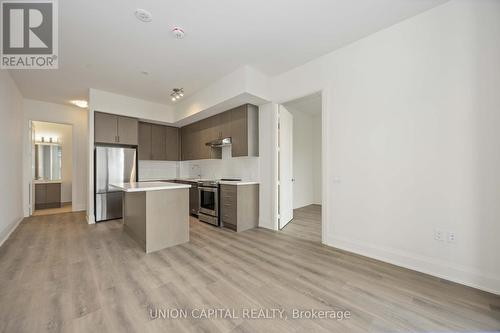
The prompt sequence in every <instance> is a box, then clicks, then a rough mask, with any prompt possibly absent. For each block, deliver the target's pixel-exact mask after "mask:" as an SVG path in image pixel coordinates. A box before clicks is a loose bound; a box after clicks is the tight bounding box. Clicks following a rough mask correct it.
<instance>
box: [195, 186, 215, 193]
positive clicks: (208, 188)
mask: <svg viewBox="0 0 500 333" xmlns="http://www.w3.org/2000/svg"><path fill="white" fill-rule="evenodd" d="M198 191H207V192H218V191H219V189H218V188H216V187H203V186H198Z"/></svg>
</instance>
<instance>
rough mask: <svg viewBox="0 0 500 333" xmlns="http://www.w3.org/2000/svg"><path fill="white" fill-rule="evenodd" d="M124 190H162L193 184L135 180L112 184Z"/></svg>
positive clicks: (187, 186)
mask: <svg viewBox="0 0 500 333" xmlns="http://www.w3.org/2000/svg"><path fill="white" fill-rule="evenodd" d="M110 185H111V186H114V187H116V188H119V189H120V190H122V191H124V192H144V191H161V190H176V189H179V188H190V187H191V185H187V184H179V183H169V182H135V183H117V184H110Z"/></svg>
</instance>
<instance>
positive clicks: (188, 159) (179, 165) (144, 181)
mask: <svg viewBox="0 0 500 333" xmlns="http://www.w3.org/2000/svg"><path fill="white" fill-rule="evenodd" d="M94 117H95V119H94V121H95V130H94V134H95V139H94V142H95V149H94V160H95V207H96V209H95V220H96V222H104V221H107V220H112V219H120V218H123V220H124V230H125V231H126V232H127V233H128V234H129V235H130V236H131V237H132V238H134V239H136V240H137V241H138V243H140V244H142V245H143V248H144V249H145V250H146V252H151V249H152V248H154V249H155V250H159V249H161V248H164V247H168V246H173V245H177V244H180V243H183V242H187V241H188V240H189V237H188V235H189V229H188V226H189V216H190V215H191V216H192V217H193V218H195V219H197V222H200V223H202V222H204V223H208V224H210V225H213V226H214V227H220V228H225V229H228V230H233V231H235V232H241V231H245V230H248V229H251V228H255V227H257V226H258V219H259V182H258V172H259V170H258V169H259V164H258V162H259V160H258V156H259V148H258V147H259V137H258V136H259V128H258V117H259V115H258V107H257V106H255V105H252V104H244V105H241V106H239V107H236V108H232V109H229V110H226V111H224V112H221V113H218V114H216V115H213V116H210V117H207V118H204V119H202V120H199V121H195V122H192V123H190V124H187V125H185V126H182V127H180V128H179V127H174V126H170V125H165V124H160V123H158V122H148V121H147V120H143V119H140V120H139V119H135V118H131V117H125V116H119V115H114V114H109V113H105V112H97V111H96V112H95V115H94ZM181 189H188V190H186V191H180V190H181ZM169 190H176V191H179V195H181V196H185V197H186V198H183V199H180V200H181V202H183V201H184V199H185V201H186V205H185V206H186V209H185V210H184V211H181V212H176V213H178V214H177V215H176V214H174V210H177V209H176V207H174V206H172V207H171V209H170V211H164V212H163V214H162V215H161V216H157V217H156V219H153V218H151V219H149V218H148V217H149V216H150V215H149V214H146V213H144V214H143V215H141V216H142V220H143V222H142V224H145V225H147V226H148V227H147V228H145V227H144V226H143V225H141V226H140V227H139V229H134V230H132V229H133V228H131V225H133V224H134V223H131V222H129V220H130V221H132V219H131V217H130V216H129V214H128V212H130V211H131V210H132V209H131V208H130V207H128V206H127V203H128V202H132V199H131V198H132V196H133V195H136V193H137V192H146V194H145V198H146V197H148V196H149V195H151V196H152V194H150V193H149V192H151V191H166V192H162V193H165V195H167V193H170V191H169ZM132 193H134V194H132ZM141 202H142V203H143V207H142V209H141V211H143V212H145V211H147V209H146V207H148V205H149V203H148V202H149V201H148V200H147V199H144V200H143V201H141ZM180 206H183V204H180ZM155 209H156V208H155ZM157 209H161V207H157ZM135 215H137V214H135ZM174 215H175V216H176V217H175V218H176V219H178V221H177V222H170V223H173V224H176V225H184V226H185V227H186V228H187V229H186V228H184V229H183V231H182V232H181V235H180V236H179V238H178V239H175V240H172V241H171V242H167V243H165V244H163V247H158V246H157V245H155V246H149V250H148V246H147V245H146V244H147V243H148V239H149V238H148V237H147V236H146V231H145V230H147V229H148V228H149V229H154V227H153V225H155V226H159V225H162V223H169V222H168V221H166V220H169V219H174ZM165 216H168V218H165ZM153 220H155V221H154V222H151V221H153ZM163 221H165V222H163ZM135 222H137V221H135ZM135 224H137V223H135ZM155 230H156V229H155ZM163 232H164V236H165V237H164V238H165V239H166V238H168V235H169V230H164V231H163Z"/></svg>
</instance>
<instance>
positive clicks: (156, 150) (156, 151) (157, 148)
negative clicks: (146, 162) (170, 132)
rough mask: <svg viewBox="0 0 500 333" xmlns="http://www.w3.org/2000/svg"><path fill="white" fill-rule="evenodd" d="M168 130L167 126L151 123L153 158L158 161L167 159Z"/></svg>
mask: <svg viewBox="0 0 500 333" xmlns="http://www.w3.org/2000/svg"><path fill="white" fill-rule="evenodd" d="M166 141H167V138H166V131H165V126H162V125H156V124H152V125H151V157H152V158H151V159H152V160H156V161H163V160H165V159H166V156H165V146H166V143H167V142H166Z"/></svg>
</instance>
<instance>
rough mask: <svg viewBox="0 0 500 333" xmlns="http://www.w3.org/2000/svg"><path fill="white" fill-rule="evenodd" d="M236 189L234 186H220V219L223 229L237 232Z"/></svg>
mask: <svg viewBox="0 0 500 333" xmlns="http://www.w3.org/2000/svg"><path fill="white" fill-rule="evenodd" d="M237 195H238V192H237V189H236V186H234V185H221V192H220V217H221V221H222V224H223V226H224V227H226V228H230V229H233V230H237V225H238V216H237V205H238V203H237Z"/></svg>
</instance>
